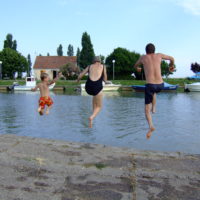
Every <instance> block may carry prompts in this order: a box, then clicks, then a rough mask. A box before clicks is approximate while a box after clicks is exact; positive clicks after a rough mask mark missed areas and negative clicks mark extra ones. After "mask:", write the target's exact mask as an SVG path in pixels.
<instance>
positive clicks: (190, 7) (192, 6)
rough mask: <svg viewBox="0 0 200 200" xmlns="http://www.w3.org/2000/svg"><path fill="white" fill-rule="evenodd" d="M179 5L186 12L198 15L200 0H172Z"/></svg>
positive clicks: (199, 12)
mask: <svg viewBox="0 0 200 200" xmlns="http://www.w3.org/2000/svg"><path fill="white" fill-rule="evenodd" d="M173 1H175V2H176V3H177V4H178V5H179V6H181V7H183V8H184V10H185V11H186V12H189V13H190V14H193V15H199V16H200V0H173Z"/></svg>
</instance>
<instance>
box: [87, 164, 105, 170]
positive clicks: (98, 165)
mask: <svg viewBox="0 0 200 200" xmlns="http://www.w3.org/2000/svg"><path fill="white" fill-rule="evenodd" d="M84 167H86V168H90V167H96V168H97V169H99V170H102V169H103V168H106V167H107V166H106V165H105V164H103V163H86V164H84Z"/></svg>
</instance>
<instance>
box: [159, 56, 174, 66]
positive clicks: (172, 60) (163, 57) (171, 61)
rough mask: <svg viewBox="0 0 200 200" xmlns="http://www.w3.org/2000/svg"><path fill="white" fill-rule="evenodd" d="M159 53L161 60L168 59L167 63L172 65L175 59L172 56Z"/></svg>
mask: <svg viewBox="0 0 200 200" xmlns="http://www.w3.org/2000/svg"><path fill="white" fill-rule="evenodd" d="M160 55H161V57H162V59H163V60H169V61H170V64H169V66H170V67H174V63H175V60H174V58H173V57H172V56H168V55H165V54H160Z"/></svg>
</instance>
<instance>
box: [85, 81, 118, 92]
mask: <svg viewBox="0 0 200 200" xmlns="http://www.w3.org/2000/svg"><path fill="white" fill-rule="evenodd" d="M120 87H121V85H120V84H117V85H116V84H113V83H112V82H111V81H109V82H108V83H106V84H105V83H103V91H107V92H109V91H118V90H119V88H120ZM81 92H86V91H85V84H81Z"/></svg>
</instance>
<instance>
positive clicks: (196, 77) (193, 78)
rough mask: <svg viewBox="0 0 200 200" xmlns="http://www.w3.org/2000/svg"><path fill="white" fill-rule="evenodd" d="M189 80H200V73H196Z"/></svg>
mask: <svg viewBox="0 0 200 200" xmlns="http://www.w3.org/2000/svg"><path fill="white" fill-rule="evenodd" d="M188 79H189V80H200V72H197V73H195V75H193V76H190V77H188Z"/></svg>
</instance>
